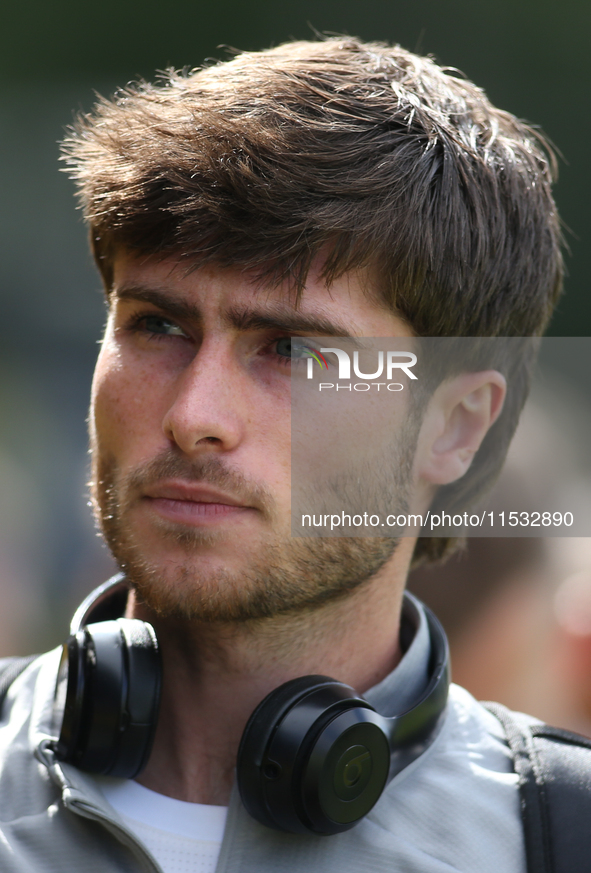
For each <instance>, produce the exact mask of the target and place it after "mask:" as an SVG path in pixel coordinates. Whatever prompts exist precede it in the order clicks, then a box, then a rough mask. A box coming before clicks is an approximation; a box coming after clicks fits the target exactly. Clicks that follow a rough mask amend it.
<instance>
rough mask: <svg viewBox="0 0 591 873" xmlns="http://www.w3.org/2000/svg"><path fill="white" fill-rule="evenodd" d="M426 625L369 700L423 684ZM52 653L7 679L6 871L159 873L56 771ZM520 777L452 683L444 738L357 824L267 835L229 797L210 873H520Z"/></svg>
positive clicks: (486, 717)
mask: <svg viewBox="0 0 591 873" xmlns="http://www.w3.org/2000/svg"><path fill="white" fill-rule="evenodd" d="M426 640H427V637H426V635H425V633H424V628H422V629H420V630H419V632H418V633H417V634H416V637H415V639H414V640H413V643H412V644H411V646H410V648H409V649H408V651H407V652H406V654H405V656H404V658H403V659H402V661H401V662H400V664H399V666H398V667H397V668H396V670H394V672H393V673H392V674H390V676H388V677H387V678H386V679H385V680H384V681H383V682H381V683H380V684H379V685H377V686H376V687H374V688H373V689H371V690H370V691H369V692H368V694H367V695H366V696H367V698H368V699H369V700H370V702H371V703H372V704H373V705H374V706H376V708H377V709H378V710H379V711H382V712H383V713H384V714H386V715H389V714H392V713H393V712H394V711H400V709H401V708H402V707H403V705H404V701H405V699H406V698H407V697H411V696H414V694H415V693H416V686H417V683H420V682H421V681H424V676H425V671H426V665H427V659H428V655H429V652H428V641H427V642H426ZM58 661H59V651H57V650H56V651H53V652H49V653H48V654H47V655H44V656H42V657H41V658H39V659H37V660H36V661H34V662H33V663H32V664H31V665H30V666H29V667H28V668H27V669H26V671H25V672H24V673H23V674H22V675H21V676H20V677H19V678H18V679H17V680H16V681H15V682H14V684H13V685H12V687H11V689H10V691H9V694H8V697H7V699H6V701H5V704H4V710H3V718H2V722H1V724H0V870H1V871H2V873H50V871H51V873H82V871H83V873H95V871H96V873H111V871H113V873H139V871H150V873H160V868H159V867H158V865H157V863H156V861H155V860H154V859H153V858H152V857H151V855H150V854H149V852H148V851H147V850H146V849H145V847H144V846H143V845H142V844H141V843H140V842H139V841H138V840H137V839H136V838H135V837H134V836H133V835H132V834H131V833H130V832H129V831H128V830H127V829H126V827H125V825H124V824H123V822H122V820H121V819H120V817H119V816H118V814H117V813H116V812H115V810H114V809H113V808H112V807H111V806H110V804H109V803H108V802H107V801H106V799H105V797H104V796H103V794H102V792H101V790H100V788H99V787H98V783H97V781H96V780H95V779H94V777H92V776H91V775H89V774H86V773H83V772H81V771H80V770H78V769H77V768H75V767H73V766H71V765H68V764H63V763H60V762H58V761H57V760H56V759H55V756H54V753H53V751H52V749H51V747H50V737H51V736H52V735H55V730H54V727H53V725H52V717H53V716H52V703H53V691H54V687H55V679H56V674H57V668H58ZM516 786H517V777H516V776H515V774H514V773H513V771H512V762H511V758H510V754H509V752H508V749H507V746H506V743H505V742H504V738H503V732H502V729H501V727H500V725H499V724H498V722H497V720H496V719H495V718H494V717H493V716H492V715H491V714H490V713H489V712H487V711H486V710H485V709H484V708H483V707H481V706H480V705H479V704H477V703H476V701H474V700H473V698H472V697H471V696H470V695H469V694H468V693H467V692H466V691H464V690H463V689H460V688H458V687H457V686H452V691H451V694H450V701H449V704H448V708H447V713H446V718H445V722H444V726H443V729H442V731H441V733H440V734H439V736H438V738H437V739H436V740H435V742H434V743H433V745H432V746H431V747H430V749H429V750H428V751H427V752H426V753H425V754H424V755H423V756H422V757H420V758H419V759H418V760H417V761H415V762H414V763H413V764H411V765H410V766H409V767H408V768H407V769H406V770H404V771H403V772H402V773H400V774H399V775H398V776H397V777H396V778H395V779H394V780H393V781H392V782H391V783H390V785H389V786H388V788H387V789H386V791H385V792H384V794H383V796H382V798H381V799H380V801H379V802H378V803H377V805H376V806H375V807H374V809H373V810H372V812H371V813H370V815H368V816H367V817H366V818H365V819H364V820H363V821H362V822H361V823H360V824H358V825H357V826H356V827H355V828H353V829H352V830H350V831H347V832H346V833H343V834H339V835H337V836H332V837H316V836H300V835H289V834H282V833H278V832H275V831H271V830H269V829H267V828H265V827H263V826H262V825H259V824H258V823H257V822H255V821H253V820H252V819H251V818H250V817H249V816H248V814H247V813H246V812H245V810H244V808H243V807H242V805H241V802H240V799H239V797H238V795H237V792H236V791H234V793H233V795H232V799H231V803H230V809H229V812H228V819H227V824H226V829H225V833H224V839H223V843H222V849H221V853H220V857H219V861H218V865H217V873H237V871H240V873H264V871H269V873H271V871H272V873H324V871H327V873H328V871H339V873H363V871H367V873H370V871H372V873H375V871H404V873H451V871H465V873H499V871H502V873H523V871H525V854H524V846H523V836H522V830H521V823H520V816H519V802H518V793H517V787H516Z"/></svg>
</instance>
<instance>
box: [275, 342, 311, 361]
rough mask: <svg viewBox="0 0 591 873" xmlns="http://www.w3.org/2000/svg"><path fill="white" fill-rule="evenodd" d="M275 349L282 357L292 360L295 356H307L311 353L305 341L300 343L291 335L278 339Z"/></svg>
mask: <svg viewBox="0 0 591 873" xmlns="http://www.w3.org/2000/svg"><path fill="white" fill-rule="evenodd" d="M275 350H276V352H277V354H278V355H281V357H284V358H291V359H292V360H293V359H294V358H305V357H307V356H308V354H309V350H308V347H307V346H306V345H304V343H299V342H297V340H294V339H292V338H291V337H289V336H284V337H281V339H279V340H277V345H276V346H275Z"/></svg>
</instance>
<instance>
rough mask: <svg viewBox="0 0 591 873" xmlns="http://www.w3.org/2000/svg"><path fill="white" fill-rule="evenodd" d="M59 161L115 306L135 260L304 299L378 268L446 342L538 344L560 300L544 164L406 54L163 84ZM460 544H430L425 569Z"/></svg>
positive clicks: (82, 137)
mask: <svg viewBox="0 0 591 873" xmlns="http://www.w3.org/2000/svg"><path fill="white" fill-rule="evenodd" d="M64 152H65V155H64V156H65V159H66V161H67V163H68V165H69V167H70V169H71V174H72V176H73V178H74V179H75V180H76V182H77V185H78V192H79V196H80V200H81V203H82V206H83V210H84V215H85V218H86V220H87V222H88V224H89V228H90V236H91V243H92V248H93V252H94V256H95V259H96V262H97V265H98V267H99V269H100V271H101V273H102V275H103V278H104V281H105V284H106V285H107V287H108V286H109V285H110V283H111V280H112V267H113V260H114V255H115V252H116V251H117V250H118V249H122V248H123V249H127V250H130V251H131V252H134V253H137V254H139V255H158V256H162V257H163V258H164V257H168V256H171V255H176V256H179V257H181V258H183V259H186V261H187V264H188V265H193V264H201V263H205V262H215V263H217V264H219V265H221V266H229V265H239V266H242V267H243V268H244V269H245V270H248V271H251V272H253V273H254V275H255V276H256V278H257V279H258V280H260V281H262V282H269V283H271V284H280V283H282V282H286V283H287V286H288V287H289V288H290V289H291V290H293V291H295V293H296V295H299V294H300V293H301V291H302V289H303V288H304V286H305V282H306V276H307V273H308V270H309V268H310V264H311V263H312V261H313V260H314V259H316V258H317V257H322V258H323V267H322V272H321V275H322V276H323V278H324V279H325V280H326V281H327V283H328V284H330V283H331V282H332V281H334V279H335V278H337V277H338V276H340V275H342V274H344V273H345V272H347V271H349V270H353V269H358V268H362V269H367V270H368V272H369V275H370V276H371V287H372V289H373V292H374V293H375V292H377V294H378V295H379V297H380V298H381V299H382V300H383V301H384V302H385V303H386V304H387V305H388V306H389V307H390V308H391V309H392V310H393V311H394V312H395V313H396V314H398V315H399V316H400V317H401V318H403V319H404V320H405V321H406V322H407V323H408V324H409V325H410V326H411V328H412V329H413V331H414V332H415V333H416V334H417V335H419V336H436V337H443V336H474V337H482V336H486V337H488V336H512V337H514V336H537V335H540V334H541V333H542V332H543V331H544V329H545V327H546V325H547V323H548V321H549V318H550V315H551V313H552V309H553V307H554V304H555V302H556V300H557V297H558V294H559V292H560V288H561V280H562V259H561V251H560V244H561V237H560V227H559V221H558V217H557V213H556V209H555V205H554V201H553V199H552V194H551V183H552V181H553V179H554V176H555V172H556V170H555V164H556V162H555V158H554V155H553V152H552V150H551V148H550V147H549V146H548V144H547V143H546V142H545V140H544V139H543V137H542V136H541V135H540V134H539V133H538V132H537V131H536V130H534V129H533V128H531V127H528V126H527V125H526V124H524V123H522V122H521V121H519V120H518V119H517V118H515V117H514V116H513V115H511V114H509V113H507V112H503V111H501V110H498V109H496V108H495V107H493V106H492V105H491V103H490V102H489V100H488V99H487V98H486V96H485V94H484V93H483V91H482V90H481V89H480V88H478V87H476V86H475V85H473V84H472V83H471V82H469V81H467V80H466V79H464V78H463V77H462V76H461V75H460V74H459V73H458V72H457V71H456V70H453V69H449V68H442V67H440V66H438V65H437V64H436V63H435V62H434V61H433V60H432V59H430V58H425V57H419V56H417V55H415V54H412V53H410V52H408V51H405V50H404V49H402V48H400V47H399V46H388V45H386V44H383V43H363V42H361V41H359V40H358V39H354V38H350V37H342V38H341V37H333V38H328V39H324V40H319V41H315V42H292V43H287V44H285V45H281V46H278V47H277V48H273V49H270V50H268V51H263V52H252V53H244V54H239V55H237V56H236V57H234V58H233V59H232V60H230V61H227V62H224V63H219V64H216V65H212V66H209V67H205V68H202V69H198V70H191V71H181V72H175V71H174V70H169V71H167V72H166V73H165V74H164V75H163V76H162V78H161V80H160V81H159V82H158V83H157V84H149V83H146V82H143V81H142V82H139V83H136V84H132V85H130V86H128V87H127V88H125V89H123V90H121V91H119V92H118V93H117V94H116V95H115V96H114V98H113V99H112V100H106V99H102V98H101V99H99V102H98V103H97V105H96V107H95V108H94V110H93V111H92V112H91V113H89V114H85V115H82V116H80V117H79V119H78V121H77V123H76V125H75V126H74V128H73V129H72V131H71V132H70V134H69V135H68V137H67V138H66V140H65V142H64ZM525 357H526V359H527V360H525V362H524V365H523V366H524V371H523V373H521V374H519V373H518V374H517V378H516V380H515V384H516V385H517V388H516V389H515V390H516V391H517V394H515V395H514V397H513V399H511V397H509V407H510V408H511V409H513V413H512V415H511V416H510V418H511V421H510V422H509V423H508V424H507V425H506V428H514V427H515V426H516V423H517V418H518V415H519V409H520V408H521V406H522V405H523V402H524V401H525V397H526V395H527V390H528V388H527V386H528V384H529V375H528V373H529V370H530V369H531V360H530V359H529V358H528V356H527V355H526V356H525ZM524 374H525V375H524ZM524 385H525V388H524ZM511 390H512V389H511V387H510V394H511ZM515 410H516V411H515ZM504 417H505V416H504ZM511 433H512V430H511ZM510 435H511V434H509V438H510ZM508 442H509V439H504V440H502V441H501V443H502V445H503V446H505V445H508ZM503 451H504V450H503ZM501 463H502V458H501ZM497 466H500V464H499V465H497ZM469 476H470V471H469V472H468V473H467V474H466V477H469ZM466 477H464V478H466ZM450 543H451V541H450V540H449V539H447V538H433V539H428V538H421V539H420V540H419V541H418V546H417V555H418V556H420V555H421V554H422V555H425V556H427V557H429V558H436V557H439V556H440V555H442V554H443V553H444V552H445V550H446V549H447V548H448V547H449V545H450Z"/></svg>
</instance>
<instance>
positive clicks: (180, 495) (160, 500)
mask: <svg viewBox="0 0 591 873" xmlns="http://www.w3.org/2000/svg"><path fill="white" fill-rule="evenodd" d="M142 502H143V503H144V504H145V505H147V506H148V507H149V508H150V509H152V510H153V511H154V512H156V513H157V515H159V516H161V517H163V518H165V519H167V520H169V521H175V522H180V523H181V524H189V525H202V524H208V523H214V524H215V523H216V522H220V521H223V520H225V519H228V518H236V517H240V516H242V515H244V514H245V513H249V512H253V511H254V507H253V506H249V505H247V504H245V503H244V502H242V501H241V500H240V499H239V498H236V497H233V496H232V495H230V494H226V493H224V492H223V491H220V490H218V489H217V488H214V487H212V486H210V485H205V484H200V483H194V482H179V481H176V482H158V483H157V484H155V485H152V486H150V487H148V488H147V489H146V490H145V492H144V494H143V495H142Z"/></svg>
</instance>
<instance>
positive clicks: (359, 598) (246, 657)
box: [126, 539, 414, 805]
mask: <svg viewBox="0 0 591 873" xmlns="http://www.w3.org/2000/svg"><path fill="white" fill-rule="evenodd" d="M413 545H414V541H412V540H410V539H408V540H406V539H405V540H402V542H401V546H400V547H399V548H398V549H397V550H396V553H395V554H394V556H393V557H392V559H391V560H390V561H389V562H388V564H387V565H386V566H385V567H384V568H382V570H381V571H380V572H379V574H377V575H376V576H375V577H373V578H372V579H371V580H369V581H368V582H367V583H365V585H362V586H360V587H359V588H358V589H357V590H355V591H353V592H350V593H348V594H347V596H346V597H343V598H342V599H340V600H337V601H334V602H332V603H328V604H324V605H323V606H322V607H321V608H315V609H313V610H312V609H311V610H309V611H306V612H300V613H298V614H295V615H293V614H286V615H280V616H275V617H273V618H269V619H264V620H261V621H258V622H248V623H240V624H211V623H207V624H206V623H199V622H194V621H192V622H185V621H182V620H179V619H173V618H169V617H166V616H162V615H157V614H156V613H154V612H153V611H151V610H150V609H149V608H148V607H147V606H146V605H145V604H144V603H142V602H140V601H138V599H137V598H136V597H135V595H134V594H133V593H132V596H131V599H130V602H129V604H128V608H127V613H126V614H127V615H128V616H129V617H133V618H140V619H142V620H144V621H149V622H150V623H151V624H152V625H153V626H154V628H155V630H156V633H157V636H158V640H159V643H160V648H161V651H162V661H163V683H162V688H163V690H162V701H161V706H160V715H159V720H158V728H157V731H156V737H155V741H154V747H153V750H152V754H151V756H150V760H149V762H148V766H147V767H146V769H145V770H144V771H143V773H142V774H141V776H140V777H139V778H138V782H140V783H141V784H142V785H145V786H146V787H147V788H150V789H152V790H153V791H157V792H159V793H161V794H165V795H168V796H169V797H175V798H178V799H180V800H186V801H190V802H193V803H208V804H221V805H226V804H227V803H228V802H229V797H230V791H231V788H232V782H233V778H234V767H235V764H236V755H237V751H238V745H239V743H240V738H241V736H242V731H243V729H244V726H245V725H246V722H247V721H248V718H249V716H250V714H251V713H252V712H253V710H254V709H255V707H256V706H257V704H258V703H260V701H261V700H262V699H263V698H264V697H265V696H266V695H267V694H268V693H269V692H271V691H272V690H273V689H275V688H277V687H278V686H279V685H281V684H283V683H284V682H287V681H288V680H289V679H294V678H296V677H298V676H305V675H309V674H314V673H316V674H322V675H326V676H332V677H334V678H335V679H338V680H339V681H342V682H345V683H347V684H349V685H351V686H353V688H355V689H356V690H357V691H358V692H360V693H363V692H365V691H366V690H367V689H368V688H371V687H372V686H373V685H375V684H376V683H377V682H379V681H381V679H383V678H384V677H385V676H387V675H388V673H390V672H391V671H392V670H393V669H394V667H395V666H396V664H397V663H398V661H399V659H400V648H399V623H400V609H401V602H402V595H403V590H404V581H405V578H406V571H407V566H408V562H409V560H410V555H411V554H412V546H413Z"/></svg>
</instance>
